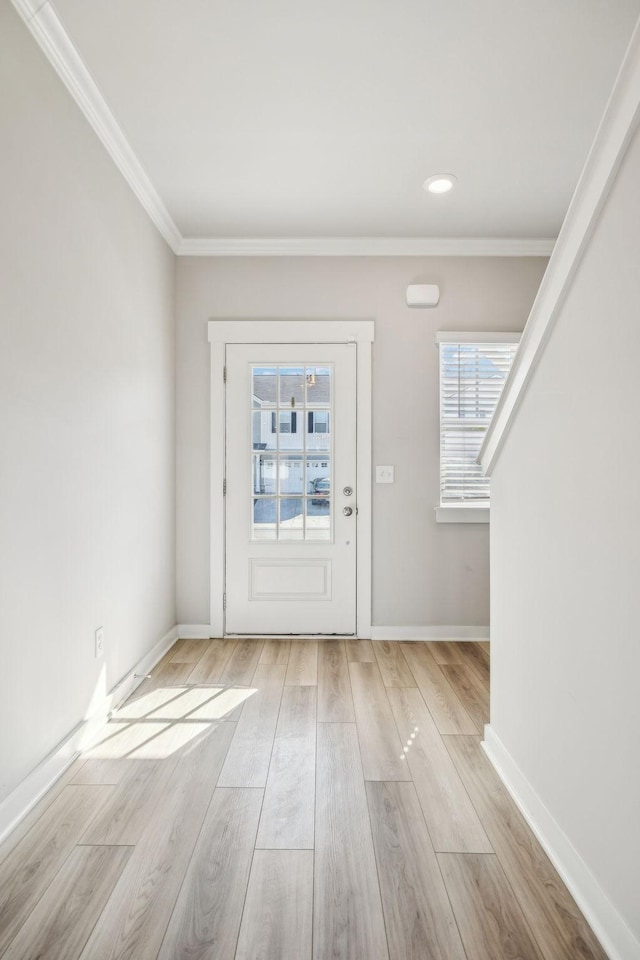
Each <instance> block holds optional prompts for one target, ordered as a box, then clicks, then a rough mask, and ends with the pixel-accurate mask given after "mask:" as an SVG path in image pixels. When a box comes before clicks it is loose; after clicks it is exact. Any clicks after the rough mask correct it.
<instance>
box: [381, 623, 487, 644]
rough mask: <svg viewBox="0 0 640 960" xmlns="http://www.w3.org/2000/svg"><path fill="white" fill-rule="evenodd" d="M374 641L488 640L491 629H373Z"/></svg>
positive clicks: (427, 627)
mask: <svg viewBox="0 0 640 960" xmlns="http://www.w3.org/2000/svg"><path fill="white" fill-rule="evenodd" d="M371 639H372V640H405V641H411V640H416V641H420V640H488V639H489V627H468V626H466V627H461V626H445V627H439V626H437V625H436V626H422V627H413V626H412V627H371Z"/></svg>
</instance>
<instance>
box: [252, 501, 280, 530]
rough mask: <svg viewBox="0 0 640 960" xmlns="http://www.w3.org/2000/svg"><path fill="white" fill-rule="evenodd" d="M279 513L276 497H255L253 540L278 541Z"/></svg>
mask: <svg viewBox="0 0 640 960" xmlns="http://www.w3.org/2000/svg"><path fill="white" fill-rule="evenodd" d="M277 513H278V501H277V500H276V498H275V497H254V499H253V523H252V530H251V537H252V539H253V540H276V539H277V537H278V528H277V523H276V517H277Z"/></svg>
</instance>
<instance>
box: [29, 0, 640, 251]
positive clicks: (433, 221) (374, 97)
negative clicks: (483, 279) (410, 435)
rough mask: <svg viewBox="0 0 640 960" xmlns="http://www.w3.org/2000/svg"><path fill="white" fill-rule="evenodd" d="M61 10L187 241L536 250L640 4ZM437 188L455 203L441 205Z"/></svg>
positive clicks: (182, 3)
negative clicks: (414, 241)
mask: <svg viewBox="0 0 640 960" xmlns="http://www.w3.org/2000/svg"><path fill="white" fill-rule="evenodd" d="M31 2H33V0H31ZM55 11H57V14H58V16H59V18H60V20H61V21H62V24H63V25H64V27H65V28H66V31H67V32H68V34H69V36H70V37H71V39H72V41H73V43H74V44H75V46H76V48H77V50H78V51H79V53H80V55H81V57H82V59H83V60H84V63H85V65H86V67H87V68H88V71H89V73H90V74H91V76H92V78H93V80H94V81H95V83H96V84H97V87H98V88H99V90H100V91H101V93H102V95H103V97H104V99H105V100H106V103H107V105H108V107H109V108H110V110H111V112H112V113H113V115H114V116H115V118H116V120H117V122H118V123H119V125H120V127H121V128H122V130H123V131H124V133H125V135H126V138H127V139H128V141H129V144H130V145H131V147H132V148H133V151H134V152H135V154H136V156H137V158H138V160H139V161H140V163H141V164H142V166H143V168H144V170H145V171H146V173H147V175H148V177H149V179H150V181H151V183H152V184H153V186H154V187H155V189H156V191H157V192H158V194H159V195H160V197H161V199H162V201H163V202H164V205H165V206H166V208H167V210H168V211H169V214H170V215H171V217H172V219H173V220H174V222H175V224H176V225H177V227H178V230H179V231H180V233H181V234H182V236H183V237H192V238H282V237H296V238H311V237H335V238H341V237H372V238H373V237H378V238H379V237H405V238H407V237H408V238H411V237H440V238H456V237H467V238H474V237H483V238H493V237H502V238H507V237H508V238H540V237H555V236H556V235H557V233H558V230H559V228H560V225H561V223H562V220H563V217H564V214H565V212H566V210H567V207H568V204H569V201H570V199H571V195H572V193H573V189H574V187H575V185H576V182H577V179H578V176H579V174H580V170H581V168H582V165H583V163H584V161H585V158H586V155H587V152H588V149H589V146H590V144H591V141H592V140H593V137H594V134H595V132H596V128H597V125H598V121H599V119H600V116H601V115H602V112H603V110H604V107H605V104H606V102H607V99H608V96H609V93H610V92H611V88H612V85H613V82H614V80H615V77H616V73H617V71H618V68H619V66H620V63H621V61H622V57H623V55H624V51H625V48H626V46H627V44H628V42H629V39H630V37H631V33H632V31H633V27H634V24H635V21H636V19H637V18H638V16H639V15H640V0H536V2H535V3H533V2H530V0H529V2H527V0H482V2H479V0H324V2H323V3H321V4H315V3H314V4H311V3H309V2H307V0H135V2H133V3H132V2H131V0H55ZM439 172H450V173H454V174H455V175H456V176H457V177H458V183H457V186H456V189H455V190H454V191H453V192H452V193H450V194H448V195H445V196H432V195H429V194H427V193H426V192H425V191H424V190H423V189H422V182H423V180H424V179H425V178H426V177H428V176H429V175H431V174H434V173H439Z"/></svg>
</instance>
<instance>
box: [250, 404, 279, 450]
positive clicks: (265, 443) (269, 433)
mask: <svg viewBox="0 0 640 960" xmlns="http://www.w3.org/2000/svg"><path fill="white" fill-rule="evenodd" d="M275 416H276V415H275V413H273V414H272V413H269V412H268V411H266V410H260V411H258V410H254V412H253V414H252V419H251V439H252V445H253V449H254V450H276V449H277V441H278V436H277V432H276V430H277V427H276V421H275Z"/></svg>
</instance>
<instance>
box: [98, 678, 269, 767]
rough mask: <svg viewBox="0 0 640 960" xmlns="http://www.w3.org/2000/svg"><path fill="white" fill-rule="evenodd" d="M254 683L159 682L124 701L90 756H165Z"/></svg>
mask: <svg viewBox="0 0 640 960" xmlns="http://www.w3.org/2000/svg"><path fill="white" fill-rule="evenodd" d="M257 692H258V691H257V689H256V688H255V687H224V686H215V687H214V686H198V687H159V688H157V689H156V690H151V691H149V693H146V694H143V695H142V696H140V697H138V699H137V700H134V701H131V702H129V703H126V704H124V705H123V707H122V708H121V709H119V710H117V711H116V712H115V713H114V716H113V717H112V719H111V720H110V722H109V723H108V724H107V726H106V728H105V729H104V730H103V731H102V733H101V735H100V737H99V740H98V742H97V743H95V744H94V746H93V747H91V749H89V750H87V751H86V752H85V753H84V754H83V758H84V759H85V760H124V759H127V760H163V759H166V758H167V757H170V756H171V755H172V754H174V753H175V752H176V751H177V750H181V749H183V748H184V747H186V746H187V745H188V744H189V743H192V742H193V741H195V740H196V739H199V738H201V737H202V735H203V734H205V733H207V732H208V731H210V730H211V728H212V726H218V724H219V723H221V722H222V721H224V720H225V719H229V718H230V717H231V715H232V714H233V713H234V711H235V710H237V708H238V707H240V706H241V705H242V704H243V703H244V702H245V701H246V700H248V699H249V697H251V696H253V694H254V693H257Z"/></svg>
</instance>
